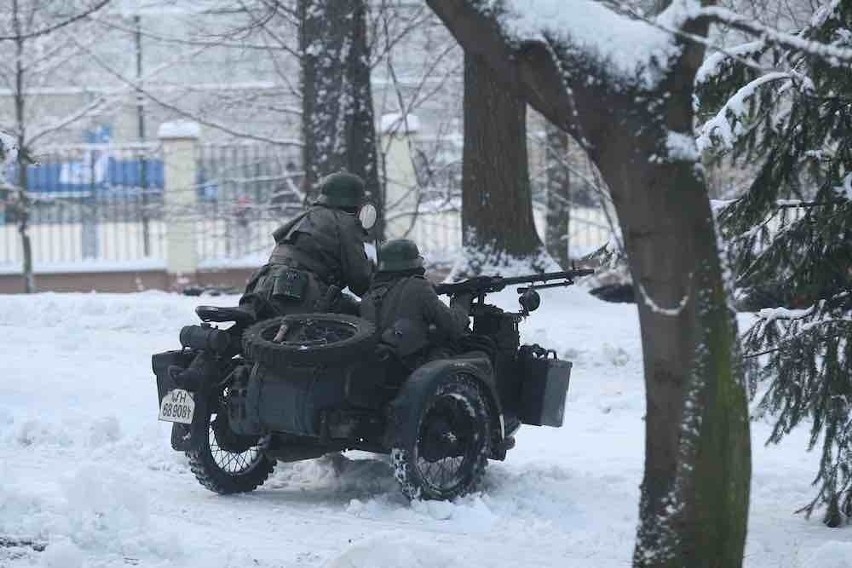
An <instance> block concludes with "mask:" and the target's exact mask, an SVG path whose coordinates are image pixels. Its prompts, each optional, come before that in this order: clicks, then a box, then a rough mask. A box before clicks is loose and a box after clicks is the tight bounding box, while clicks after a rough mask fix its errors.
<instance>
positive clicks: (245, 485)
mask: <svg viewBox="0 0 852 568" xmlns="http://www.w3.org/2000/svg"><path fill="white" fill-rule="evenodd" d="M222 402H223V401H221V400H220V401H219V404H217V405H216V406H217V408H214V409H212V410H211V409H208V410H207V411H206V412H205V414H206V416H205V418H206V424H207V436H206V437H205V436H201V439H200V440H193V441H192V447H191V448H190V449H189V450H187V452H186V456H187V457H188V458H189V467H190V469H191V470H192V473H193V474H195V478H196V479H197V480H198V482H199V483H201V485H203V486H204V487H206V488H207V489H209V490H210V491H214V492H216V493H219V494H221V495H227V494H229V493H246V492H248V491H254V490H255V489H257V488H258V487H260V486H261V485H263V483H264V482H265V481H266V479H267V478H268V477H269V475H270V474H271V473H272V470H273V469H275V460H273V459H270V458H269V457H267V456H266V454H265V453H264V452H263V450H262V449H261V448H260V447H259V446H258V444H257V442H258V440H256V439H255V440H251V439H247V438H245V437H242V436H236V435H234V434H233V433H231V431H230V430H229V428H228V425H227V422H226V421H227V413H226V412H221V413H219V412H217V409H218V408H223V407H224V405H223V404H221V403H222ZM205 406H206V405H205ZM211 406H212V405H211Z"/></svg>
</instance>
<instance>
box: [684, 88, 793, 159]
mask: <svg viewBox="0 0 852 568" xmlns="http://www.w3.org/2000/svg"><path fill="white" fill-rule="evenodd" d="M789 79H790V74H789V73H786V72H783V71H772V72H770V73H766V74H765V75H761V76H760V77H758V78H757V79H755V80H753V81H751V82H750V83H748V84H746V85H744V86H743V87H740V89H739V90H738V91H737V92H736V93H734V95H733V96H732V97H731V98H730V99H728V101H727V102H726V103H725V104H724V106H722V108H721V109H720V110H719V112H718V113H716V116H714V117H713V118H711V119H710V120H708V121H707V122H705V123H704V125H703V126H702V127H701V129H700V134H699V136H698V139H697V140H696V143H697V144H698V149H699V150H701V151H704V150H706V149H707V148H710V147H712V146H713V141H714V138H718V139H719V140H720V141H721V143H722V144H723V145H724V147H726V148H730V147H731V146H732V145H733V144H734V142H735V141H736V139H737V135H738V134H739V132H738V130H737V128H736V124H737V122H738V121H739V120H740V118H741V117H742V116H743V115H744V114H746V112H747V111H748V108H747V106H746V105H747V102H748V100H749V99H750V98H751V97H753V96H754V94H755V92H756V91H757V89H758V88H759V87H761V86H762V85H765V84H766V83H769V82H771V81H779V80H789ZM729 114H730V115H731V118H730V119H729V118H728V115H729Z"/></svg>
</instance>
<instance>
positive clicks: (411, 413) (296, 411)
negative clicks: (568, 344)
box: [152, 270, 592, 499]
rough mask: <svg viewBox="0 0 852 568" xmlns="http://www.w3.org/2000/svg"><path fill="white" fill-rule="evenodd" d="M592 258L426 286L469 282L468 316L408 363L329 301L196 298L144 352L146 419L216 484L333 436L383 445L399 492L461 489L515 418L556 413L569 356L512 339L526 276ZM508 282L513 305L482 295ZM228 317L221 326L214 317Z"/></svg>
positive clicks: (499, 449) (534, 284)
mask: <svg viewBox="0 0 852 568" xmlns="http://www.w3.org/2000/svg"><path fill="white" fill-rule="evenodd" d="M591 273H592V271H591V270H571V271H564V272H555V273H546V274H538V275H531V276H521V277H514V278H500V277H477V278H473V279H471V280H466V281H463V282H458V283H453V284H441V285H438V286H437V287H436V291H438V292H439V293H443V294H449V295H452V294H455V293H459V292H462V291H467V292H473V295H474V297H475V300H474V302H473V304H472V306H471V316H472V321H473V326H472V330H471V333H470V334H468V335H467V336H466V337H465V338H464V340H463V341H462V342H461V344H460V345H458V346H457V349H456V350H457V351H458V352H459V354H458V355H452V356H447V357H442V358H439V359H434V360H430V361H426V362H423V363H422V364H419V365H416V366H412V364H411V362H410V360H407V361H406V360H402V359H400V358H399V357H397V356H396V355H395V350H394V349H393V348H392V347H391V346H390V345H389V344H388V342H387V341H385V340H383V338H382V337H380V336H379V335H378V334H377V333H376V330H375V328H374V326H373V324H372V323H370V322H369V321H367V320H364V319H361V318H357V317H353V316H349V315H342V314H333V313H313V314H297V315H287V316H283V317H277V318H272V319H268V320H264V321H260V322H255V321H254V319H253V316H252V315H251V314H250V313H248V312H246V311H243V310H241V309H240V308H223V307H215V306H199V307H198V308H196V313H197V314H198V316H199V318H200V319H201V321H202V323H201V324H200V325H190V326H185V327H184V328H183V329H182V330H181V333H180V343H181V346H182V348H181V349H179V350H174V351H166V352H163V353H157V354H155V355H153V357H152V366H153V371H154V374H155V376H156V381H157V390H158V396H159V403H160V404H159V419H160V420H164V421H168V422H171V423H172V435H171V444H172V448H173V449H175V450H177V451H183V452H185V453H186V455H187V456H188V458H189V464H190V467H191V469H192V472H193V473H194V474H195V476H196V478H197V479H198V481H199V482H200V483H201V484H202V485H204V486H205V487H207V488H208V489H210V490H212V491H215V492H217V493H222V494H227V493H237V492H246V491H252V490H253V489H255V488H257V487H258V486H260V485H261V484H263V483H264V481H265V480H266V479H267V478H268V477H269V475H270V474H271V473H272V471H273V468H274V467H275V464H276V462H278V461H282V462H293V461H299V460H305V459H312V458H317V457H320V456H323V455H325V454H328V453H333V452H340V451H345V450H364V451H368V452H375V453H379V454H386V455H390V458H391V462H392V465H393V469H394V474H395V477H396V479H397V480H398V481H399V483H400V486H401V488H402V492H403V493H404V494H405V496H406V497H408V498H410V499H452V498H455V497H458V496H460V495H464V494H466V493H469V492H471V491H473V490H474V489H475V488H476V487H477V484H478V483H479V481H480V480H481V478H482V476H483V473H484V471H485V467H486V464H487V462H488V460H503V459H505V458H506V453H507V451H508V450H510V449H511V448H512V447H513V446H514V444H515V438H514V434H515V432H516V431H517V430H518V428H519V427H520V425H521V424H529V425H536V426H553V427H559V426H561V425H562V418H563V413H564V405H565V398H566V393H567V389H568V384H569V380H570V374H571V363H570V362H569V361H564V360H560V359H559V358H558V357H557V355H556V353H555V351H553V350H550V349H546V348H544V347H541V346H539V345H521V344H520V334H519V331H518V323H519V322H520V321H521V320H522V319H523V318H525V317H526V316H528V315H529V314H530V312H532V311H534V310H535V309H537V308H538V307H539V304H540V296H539V294H538V293H537V292H536V290H537V289H539V288H543V287H548V288H550V287H555V286H566V285H570V284H572V283H573V281H574V278H576V277H579V276H585V275H587V274H591ZM510 285H523V286H522V287H520V288H518V292H519V293H520V297H519V300H520V304H521V310H520V311H519V312H508V311H505V310H503V309H500V308H498V307H496V306H494V305H491V304H488V303H486V302H485V299H486V296H487V294H489V293H491V292H496V291H498V290H501V289H503V288H505V287H506V286H510ZM223 324H230V326H227V327H225V326H223Z"/></svg>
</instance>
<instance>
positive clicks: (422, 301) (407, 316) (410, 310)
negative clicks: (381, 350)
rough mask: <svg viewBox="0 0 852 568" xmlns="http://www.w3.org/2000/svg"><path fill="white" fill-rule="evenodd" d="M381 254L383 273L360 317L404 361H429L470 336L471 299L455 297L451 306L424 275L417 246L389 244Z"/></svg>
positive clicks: (406, 242) (400, 242) (367, 296)
mask: <svg viewBox="0 0 852 568" xmlns="http://www.w3.org/2000/svg"><path fill="white" fill-rule="evenodd" d="M379 256H380V263H379V271H378V273H377V274H376V276H375V277H374V278H373V282H372V284H371V285H370V290H369V291H368V292H367V293H366V294H365V295H364V297H363V299H362V301H361V317H363V318H365V319H367V320H370V321H372V322H373V323H375V324H376V327H377V329H378V331H379V333H380V334H381V336H382V340H383V342H384V343H386V344H389V345H391V346H392V347H394V348H395V350H396V353H397V355H398V356H399V357H400V358H403V359H405V358H408V357H412V356H414V357H424V356H425V357H426V358H430V357H429V355H428V353H429V352H430V351H434V350H435V348H439V349H440V348H441V347H446V346H448V345H451V344H452V343H453V342H455V341H457V340H459V339H460V338H461V337H462V336H463V335H464V334H465V333H466V331H467V326H468V314H469V311H470V303H471V299H472V298H471V297H470V296H458V297H454V298H453V299H452V301H451V303H450V307H447V305H446V304H444V303H443V302H442V301H441V300H440V299H439V298H438V294H436V293H435V289H434V287H433V286H432V284H431V283H430V282H429V281H428V280H426V279H425V278H424V276H423V272H424V271H423V259H422V258H421V257H420V254H419V251H418V250H417V245H416V244H414V243H413V242H412V241H409V240H405V239H400V240H396V241H389V242H388V243H386V244H385V245H384V246H382V248H381V251H380V255H379Z"/></svg>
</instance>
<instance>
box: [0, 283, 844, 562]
mask: <svg viewBox="0 0 852 568" xmlns="http://www.w3.org/2000/svg"><path fill="white" fill-rule="evenodd" d="M541 295H542V308H541V310H540V311H538V312H535V313H534V314H532V315H531V316H530V317H529V318H528V319H527V320H525V321H524V322H523V323H522V324H521V328H522V333H523V336H524V340H525V341H526V342H538V343H541V344H543V345H547V346H551V347H554V348H555V349H556V350H557V351H558V352H559V354H560V356H562V357H564V358H568V359H570V360H572V361H573V362H574V368H573V372H572V377H571V387H570V390H569V393H568V400H567V403H566V416H565V424H564V426H563V427H562V428H560V429H552V428H536V427H523V428H521V431H520V432H519V434H518V438H517V439H518V445H517V447H516V448H515V449H513V450H511V451H510V452H509V455H508V459H507V460H506V461H505V462H492V463H491V464H490V465H489V467H488V470H487V472H486V476H485V483H484V487H483V491H482V493H480V494H476V495H470V496H467V497H465V498H462V499H459V500H457V501H456V502H453V503H412V504H409V503H407V502H406V501H405V500H404V499H403V498H402V496H401V495H400V493H399V490H398V488H397V486H396V481H395V480H394V478H393V474H392V470H391V466H390V465H389V464H387V463H386V462H385V461H383V460H381V459H377V457H376V456H372V455H371V454H367V453H362V452H351V453H349V454H348V455H347V458H348V459H343V460H331V459H327V458H323V459H319V460H312V461H306V462H299V463H295V464H279V466H278V468H277V470H276V473H275V474H274V475H273V477H272V478H271V479H270V480H269V481H268V482H267V484H265V485H264V486H263V487H262V488H260V489H259V490H258V491H256V492H254V493H251V494H248V495H242V496H229V497H221V496H217V495H215V494H213V493H210V492H209V491H207V490H206V489H204V488H202V487H201V486H200V485H199V484H198V483H197V482H196V481H195V478H194V477H193V476H192V474H191V472H190V471H189V468H188V465H187V462H186V459H185V458H184V457H183V456H182V455H181V454H178V453H176V452H173V451H172V450H171V448H170V446H169V426H168V425H167V424H165V423H159V422H157V419H156V412H157V402H156V388H155V383H154V378H153V376H152V374H151V370H150V355H151V353H154V352H157V351H161V350H165V349H172V348H175V347H176V346H177V343H178V342H177V335H178V331H179V329H180V326H182V325H185V324H187V323H191V322H193V321H195V318H194V314H193V311H192V310H193V308H194V307H195V306H196V305H197V304H199V303H215V304H219V305H227V304H232V303H235V302H236V297H215V298H200V299H199V298H189V297H184V296H179V295H173V294H166V293H161V292H145V293H140V294H127V295H119V294H50V293H48V294H38V295H34V296H23V295H21V296H0V334H2V337H3V343H2V351H0V352H2V361H3V373H2V375H0V480H2V482H0V539H2V538H5V539H8V540H10V541H16V542H17V543H18V544H10V545H9V546H6V545H2V546H0V566H3V567H4V568H24V567H35V566H51V567H63V568H83V567H85V568H100V567H117V566H128V565H129V566H141V567H153V568H159V567H166V566H169V567H172V566H181V567H186V568H202V567H205V568H206V567H236V566H255V567H260V568H272V567H281V566H284V567H291V566H299V567H327V568H328V567H334V568H353V567H370V568H395V567H397V566H400V567H401V566H405V567H407V568H408V567H418V568H419V567H426V566H429V567H445V568H456V567H461V566H489V567H495V568H501V567H507V568H508V567H511V568H516V567H517V566H536V567H541V568H547V567H562V566H571V567H572V568H573V567H578V568H592V567H594V568H616V567H618V568H621V567H623V566H627V565H629V564H630V558H631V555H632V550H633V542H634V533H635V528H636V521H637V512H638V497H639V489H638V487H639V483H640V481H641V477H642V467H643V448H644V423H643V415H644V412H645V402H644V390H643V382H642V368H643V364H642V352H641V342H640V337H639V333H638V323H637V315H636V307H635V306H633V305H623V304H606V303H603V302H600V301H598V300H596V299H594V298H593V297H591V296H589V295H588V294H586V293H584V292H583V291H582V290H581V289H579V288H570V289H555V290H542V291H541ZM496 296H497V300H498V302H499V303H500V304H502V305H504V306H505V307H510V306H513V305H516V298H517V294H516V293H515V292H514V290H505V291H504V292H501V293H500V294H498V295H496ZM769 432H770V426H769V423H768V422H764V421H762V420H761V421H757V422H755V423H754V425H753V441H754V443H753V450H754V478H753V483H752V501H751V507H750V526H749V532H748V545H747V550H746V560H745V566H746V567H748V568H788V567H789V568H792V567H805V568H810V567H814V568H815V567H817V566H819V567H820V568H840V567H849V566H852V545H851V544H850V543H852V526H846V527H843V528H839V529H827V528H825V527H823V526H822V524H821V523H820V522H819V519H818V515H815V516H814V518H813V519H811V520H805V519H804V518H803V517H802V516H800V515H795V514H794V513H793V511H794V510H795V509H797V508H799V507H800V506H802V505H804V504H806V503H807V502H809V500H810V498H811V496H812V493H813V487H812V486H811V484H810V482H811V480H812V478H813V475H814V473H815V471H816V466H817V456H816V455H813V454H808V453H807V452H806V450H805V448H806V447H807V443H808V439H807V432H804V431H797V432H794V433H793V434H792V435H790V436H789V437H788V438H786V439H785V443H784V444H783V445H781V446H771V447H766V446H764V445H763V443H764V441H765V440H766V438H767V436H768V434H769ZM26 541H29V542H31V543H34V544H35V546H36V547H37V548H42V546H45V545H46V548H45V549H44V550H43V552H39V551H37V550H36V549H35V548H34V547H33V546H30V545H28V544H26Z"/></svg>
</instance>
